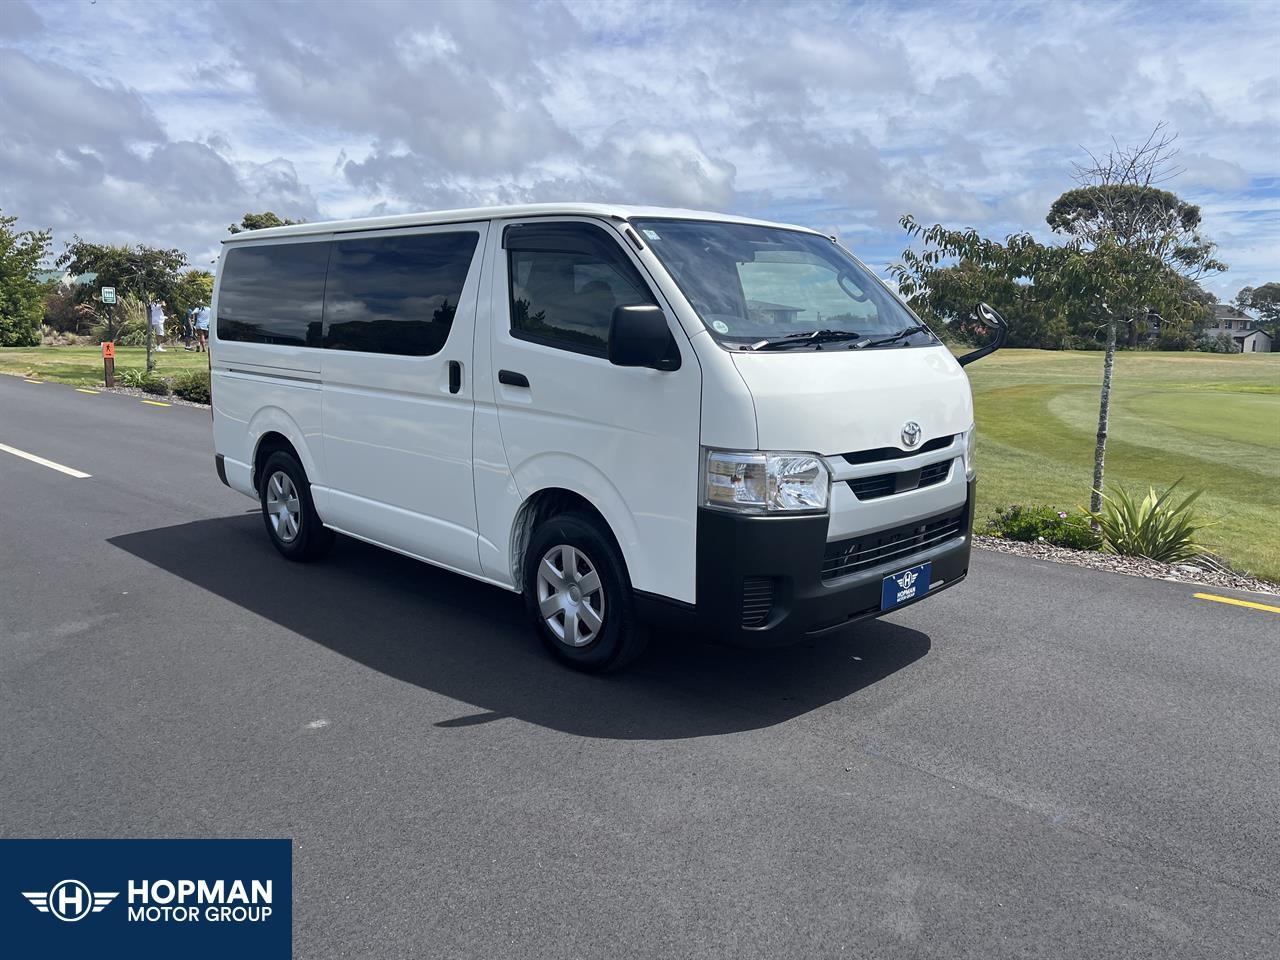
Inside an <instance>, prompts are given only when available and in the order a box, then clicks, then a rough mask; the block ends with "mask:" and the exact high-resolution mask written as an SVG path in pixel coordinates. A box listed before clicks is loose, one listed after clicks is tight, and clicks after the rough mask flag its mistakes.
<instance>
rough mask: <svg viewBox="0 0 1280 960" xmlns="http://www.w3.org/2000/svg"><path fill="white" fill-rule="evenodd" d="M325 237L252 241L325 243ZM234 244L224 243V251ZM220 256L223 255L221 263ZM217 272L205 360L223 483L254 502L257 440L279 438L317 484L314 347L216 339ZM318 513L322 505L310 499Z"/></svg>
mask: <svg viewBox="0 0 1280 960" xmlns="http://www.w3.org/2000/svg"><path fill="white" fill-rule="evenodd" d="M328 239H329V236H328V235H324V234H322V235H315V236H309V237H306V238H299V239H291V238H285V239H282V240H275V241H265V242H262V243H259V242H258V241H254V243H253V244H252V245H253V246H259V245H268V244H271V243H298V242H300V241H305V242H320V243H323V242H326V241H327V240H328ZM238 246H241V245H240V244H228V245H227V247H226V248H225V249H226V250H227V251H230V250H231V249H234V248H235V247H238ZM225 263H226V255H225V253H224V256H223V264H224V265H225ZM225 277H226V271H225V269H222V268H220V269H219V270H218V277H217V283H216V284H215V287H214V293H213V303H212V308H213V309H212V313H213V317H214V319H213V322H212V323H210V325H209V361H210V364H209V365H210V375H211V381H212V387H213V440H214V452H215V453H219V454H222V456H223V457H224V463H225V468H226V474H227V483H228V485H230V486H231V488H232V489H234V490H238V491H240V492H241V493H243V494H245V495H246V496H250V497H253V498H254V499H257V497H258V492H257V490H255V489H254V487H253V480H252V471H253V457H254V452H255V451H256V449H257V447H258V443H259V441H260V440H261V439H262V437H263V435H264V434H266V433H268V432H272V431H274V432H277V433H281V434H283V435H284V436H285V437H286V438H287V439H288V440H289V442H290V443H291V444H292V445H293V447H294V449H295V450H297V451H298V456H299V459H300V460H301V462H302V466H303V469H305V470H306V471H307V476H308V478H309V479H310V480H311V482H312V483H313V484H323V483H324V477H325V469H324V444H323V440H322V427H323V424H322V412H321V402H320V350H318V349H316V348H314V347H306V346H289V345H282V344H268V343H246V342H241V341H236V340H223V339H221V338H220V337H219V336H218V320H217V317H218V307H219V297H220V293H221V290H222V284H223V280H224V279H225ZM316 509H317V511H318V512H319V513H320V515H321V517H322V518H323V516H324V512H325V510H324V504H323V503H322V501H321V498H319V497H317V498H316Z"/></svg>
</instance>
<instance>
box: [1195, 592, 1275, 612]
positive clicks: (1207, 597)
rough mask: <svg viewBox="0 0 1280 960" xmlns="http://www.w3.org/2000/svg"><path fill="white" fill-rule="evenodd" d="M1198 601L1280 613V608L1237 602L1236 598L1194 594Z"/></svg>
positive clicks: (1246, 601) (1263, 604) (1244, 601)
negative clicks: (1210, 601)
mask: <svg viewBox="0 0 1280 960" xmlns="http://www.w3.org/2000/svg"><path fill="white" fill-rule="evenodd" d="M1194 596H1195V598H1196V599H1197V600H1212V601H1214V602H1215V603H1229V604H1231V605H1232V606H1234V607H1248V608H1250V609H1251V610H1266V611H1267V612H1268V613H1280V607H1273V606H1271V605H1270V604H1266V603H1254V602H1253V601H1252V600H1237V599H1236V598H1235V597H1218V596H1215V595H1214V594H1212V593H1197V594H1194Z"/></svg>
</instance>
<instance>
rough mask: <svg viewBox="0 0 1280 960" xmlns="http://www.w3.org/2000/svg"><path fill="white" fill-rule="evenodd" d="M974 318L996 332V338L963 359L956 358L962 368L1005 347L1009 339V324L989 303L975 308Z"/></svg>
mask: <svg viewBox="0 0 1280 960" xmlns="http://www.w3.org/2000/svg"><path fill="white" fill-rule="evenodd" d="M973 316H974V319H975V320H979V321H981V322H982V323H984V324H986V325H987V326H988V327H990V328H991V329H992V330H994V331H995V332H996V337H995V339H994V340H992V341H991V342H990V343H988V344H987V345H986V346H985V347H982V348H980V349H978V350H974V351H973V352H972V353H966V354H965V355H964V356H962V357H956V361H957V362H958V363H959V364H960V366H962V367H963V366H964V365H965V364H968V363H973V361H975V360H981V359H982V358H983V357H985V356H987V355H988V354H992V353H995V352H996V351H997V350H999V349H1000V348H1001V347H1003V346H1004V342H1005V341H1006V340H1008V339H1009V324H1007V323H1005V320H1004V317H1002V316H1000V314H999V313H997V312H996V310H995V308H994V307H992V306H991V305H990V304H988V303H980V304H978V305H977V306H976V307H974V308H973Z"/></svg>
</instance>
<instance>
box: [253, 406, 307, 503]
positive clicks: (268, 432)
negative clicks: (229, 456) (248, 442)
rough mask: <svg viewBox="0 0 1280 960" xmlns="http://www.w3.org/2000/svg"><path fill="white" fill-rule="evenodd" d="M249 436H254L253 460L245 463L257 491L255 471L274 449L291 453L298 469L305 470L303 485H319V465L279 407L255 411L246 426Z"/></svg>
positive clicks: (293, 423) (294, 426)
mask: <svg viewBox="0 0 1280 960" xmlns="http://www.w3.org/2000/svg"><path fill="white" fill-rule="evenodd" d="M248 432H249V435H250V436H251V437H255V438H256V439H255V440H254V444H253V458H252V459H251V460H250V461H249V463H250V466H251V467H252V470H253V475H252V479H253V488H254V489H255V490H256V489H258V479H259V471H260V470H261V469H262V464H263V463H264V462H266V459H267V457H269V456H270V455H271V454H272V453H273V452H274V451H276V450H285V451H288V452H290V453H292V454H293V456H294V458H295V459H296V460H297V461H298V463H300V464H302V469H303V470H304V471H306V474H307V482H309V483H312V484H317V483H320V484H322V483H323V478H322V477H321V476H320V469H319V464H317V463H316V459H315V457H314V456H312V452H311V448H310V446H309V445H308V444H307V441H306V436H305V435H304V434H303V432H302V430H301V429H300V428H299V427H298V425H297V423H295V422H294V420H293V418H292V417H290V416H289V415H288V414H287V413H285V412H284V411H283V410H281V409H280V408H279V407H264V408H263V409H261V410H259V411H258V412H257V413H256V414H255V415H254V417H253V420H252V421H251V422H250V424H249V431H248Z"/></svg>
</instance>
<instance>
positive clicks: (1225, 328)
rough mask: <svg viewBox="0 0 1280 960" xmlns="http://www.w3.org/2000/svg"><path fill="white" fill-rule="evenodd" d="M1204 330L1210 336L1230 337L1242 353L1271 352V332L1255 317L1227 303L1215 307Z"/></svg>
mask: <svg viewBox="0 0 1280 960" xmlns="http://www.w3.org/2000/svg"><path fill="white" fill-rule="evenodd" d="M1204 332H1205V333H1207V334H1209V335H1210V336H1223V337H1230V338H1231V339H1232V340H1234V341H1235V343H1236V346H1237V347H1239V348H1240V352H1241V353H1270V352H1271V334H1269V333H1267V331H1265V330H1263V329H1262V325H1261V324H1260V323H1259V322H1258V321H1257V320H1255V319H1254V318H1253V317H1251V316H1249V315H1248V314H1247V313H1241V312H1240V311H1239V310H1237V309H1236V308H1235V307H1232V306H1230V305H1228V304H1225V303H1219V304H1217V305H1216V306H1215V307H1214V308H1213V317H1212V318H1211V319H1210V320H1209V322H1208V323H1206V324H1205V327H1204Z"/></svg>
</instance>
